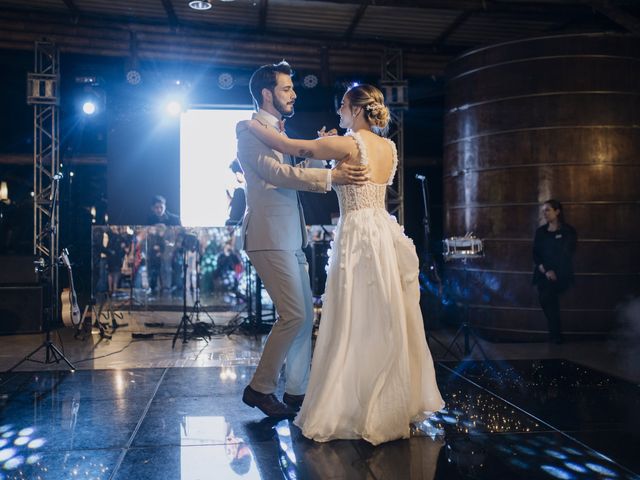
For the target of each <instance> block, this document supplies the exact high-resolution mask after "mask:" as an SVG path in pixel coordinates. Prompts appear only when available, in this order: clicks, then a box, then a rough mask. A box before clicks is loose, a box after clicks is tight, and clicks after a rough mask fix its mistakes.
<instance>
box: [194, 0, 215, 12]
mask: <svg viewBox="0 0 640 480" xmlns="http://www.w3.org/2000/svg"><path fill="white" fill-rule="evenodd" d="M189 6H190V7H191V8H193V9H194V10H209V9H210V8H211V3H209V0H192V1H191V2H189Z"/></svg>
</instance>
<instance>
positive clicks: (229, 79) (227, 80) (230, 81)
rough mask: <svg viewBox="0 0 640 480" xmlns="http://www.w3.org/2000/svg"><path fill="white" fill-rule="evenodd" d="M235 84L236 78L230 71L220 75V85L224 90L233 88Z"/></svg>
mask: <svg viewBox="0 0 640 480" xmlns="http://www.w3.org/2000/svg"><path fill="white" fill-rule="evenodd" d="M234 85H235V80H234V78H233V75H231V74H230V73H227V72H225V73H221V74H220V75H218V87H220V88H221V89H222V90H231V89H232V88H233V86H234Z"/></svg>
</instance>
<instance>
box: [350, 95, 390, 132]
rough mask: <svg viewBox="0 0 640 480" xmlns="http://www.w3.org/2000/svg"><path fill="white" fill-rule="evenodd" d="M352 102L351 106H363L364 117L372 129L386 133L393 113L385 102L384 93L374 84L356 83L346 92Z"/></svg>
mask: <svg viewBox="0 0 640 480" xmlns="http://www.w3.org/2000/svg"><path fill="white" fill-rule="evenodd" d="M345 96H346V97H347V98H348V99H349V102H350V103H351V108H353V107H361V108H362V113H363V115H364V118H365V119H366V121H367V123H368V124H369V125H371V127H372V129H373V130H374V131H376V133H378V134H380V135H384V134H385V133H386V131H387V129H388V127H389V120H390V118H391V115H390V114H389V109H388V108H387V106H386V105H385V104H384V95H382V92H381V91H380V90H379V89H378V88H376V87H374V86H373V85H367V84H362V85H356V86H354V87H351V88H350V89H349V90H347V93H345Z"/></svg>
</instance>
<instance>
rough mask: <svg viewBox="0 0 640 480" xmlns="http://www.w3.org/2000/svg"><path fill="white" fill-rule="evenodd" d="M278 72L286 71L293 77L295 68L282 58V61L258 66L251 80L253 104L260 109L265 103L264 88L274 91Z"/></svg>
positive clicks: (250, 88)
mask: <svg viewBox="0 0 640 480" xmlns="http://www.w3.org/2000/svg"><path fill="white" fill-rule="evenodd" d="M278 73H284V74H286V75H289V76H290V77H293V73H294V72H293V69H292V68H291V65H289V64H288V63H287V62H286V61H284V60H282V61H281V62H280V63H274V64H273V65H263V66H261V67H260V68H258V69H257V70H256V71H255V72H253V75H251V79H250V80H249V91H250V92H251V96H252V97H253V105H254V106H255V107H256V110H258V109H259V108H260V107H261V106H262V103H263V99H262V89H263V88H267V89H269V90H271V92H273V89H274V88H275V87H276V85H277V83H278V80H277V77H278Z"/></svg>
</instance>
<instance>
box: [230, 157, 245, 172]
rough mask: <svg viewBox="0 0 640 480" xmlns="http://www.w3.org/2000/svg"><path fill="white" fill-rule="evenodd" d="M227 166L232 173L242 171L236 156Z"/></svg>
mask: <svg viewBox="0 0 640 480" xmlns="http://www.w3.org/2000/svg"><path fill="white" fill-rule="evenodd" d="M229 168H230V169H231V171H232V172H233V173H243V172H242V167H241V166H240V162H239V161H238V159H237V158H236V159H234V160H233V162H231V163H230V164H229Z"/></svg>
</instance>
